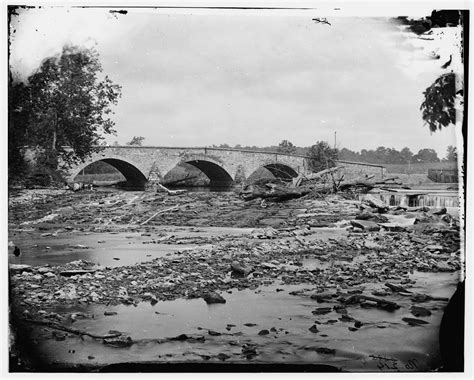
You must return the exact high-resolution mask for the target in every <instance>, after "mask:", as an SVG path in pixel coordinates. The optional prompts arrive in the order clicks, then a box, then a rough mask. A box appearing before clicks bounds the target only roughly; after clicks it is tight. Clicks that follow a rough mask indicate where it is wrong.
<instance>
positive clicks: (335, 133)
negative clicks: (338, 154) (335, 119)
mask: <svg viewBox="0 0 474 380" xmlns="http://www.w3.org/2000/svg"><path fill="white" fill-rule="evenodd" d="M336 135H337V132H334V149H336V142H337V137H336Z"/></svg>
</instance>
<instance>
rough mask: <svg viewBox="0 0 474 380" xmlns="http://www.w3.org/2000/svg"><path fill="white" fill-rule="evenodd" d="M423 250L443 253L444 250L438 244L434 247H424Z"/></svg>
mask: <svg viewBox="0 0 474 380" xmlns="http://www.w3.org/2000/svg"><path fill="white" fill-rule="evenodd" d="M425 249H426V250H427V251H443V250H444V248H443V246H442V245H439V244H436V245H435V244H432V245H427V246H426V247H425Z"/></svg>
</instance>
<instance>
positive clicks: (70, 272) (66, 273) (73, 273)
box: [59, 269, 95, 277]
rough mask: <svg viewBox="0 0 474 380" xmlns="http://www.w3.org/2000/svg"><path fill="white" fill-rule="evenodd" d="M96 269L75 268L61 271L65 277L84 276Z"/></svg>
mask: <svg viewBox="0 0 474 380" xmlns="http://www.w3.org/2000/svg"><path fill="white" fill-rule="evenodd" d="M94 272H95V270H94V269H75V270H64V271H62V272H59V274H60V275H61V276H64V277H72V276H77V275H79V276H82V275H84V274H87V273H94Z"/></svg>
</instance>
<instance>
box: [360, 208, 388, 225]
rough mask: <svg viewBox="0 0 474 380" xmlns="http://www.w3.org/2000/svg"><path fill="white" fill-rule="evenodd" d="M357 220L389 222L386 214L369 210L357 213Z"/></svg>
mask: <svg viewBox="0 0 474 380" xmlns="http://www.w3.org/2000/svg"><path fill="white" fill-rule="evenodd" d="M356 219H357V220H369V221H372V222H376V223H387V222H388V218H387V217H386V216H384V215H380V214H374V213H372V212H370V211H368V210H364V211H362V212H361V213H359V214H357V215H356Z"/></svg>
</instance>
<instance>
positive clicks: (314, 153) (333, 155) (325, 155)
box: [307, 141, 338, 173]
mask: <svg viewBox="0 0 474 380" xmlns="http://www.w3.org/2000/svg"><path fill="white" fill-rule="evenodd" d="M307 155H308V156H309V158H308V159H307V162H308V166H309V169H310V170H311V171H312V172H315V173H316V172H319V171H321V170H324V169H328V168H331V167H333V166H336V160H337V159H338V150H337V149H336V148H331V147H330V146H329V144H328V143H327V142H325V141H318V142H316V144H314V145H313V146H312V147H311V148H309V151H308V154H307Z"/></svg>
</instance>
